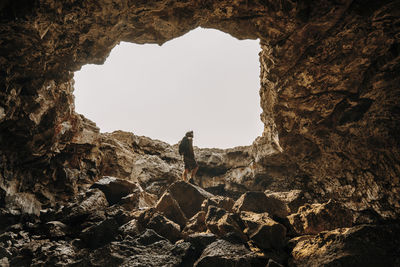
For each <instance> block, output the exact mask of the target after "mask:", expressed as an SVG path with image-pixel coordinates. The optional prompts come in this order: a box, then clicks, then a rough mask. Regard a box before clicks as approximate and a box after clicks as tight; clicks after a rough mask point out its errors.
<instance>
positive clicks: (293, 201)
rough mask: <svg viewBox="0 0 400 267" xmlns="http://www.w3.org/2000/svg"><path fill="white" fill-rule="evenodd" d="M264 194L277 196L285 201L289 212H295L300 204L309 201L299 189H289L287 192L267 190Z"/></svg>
mask: <svg viewBox="0 0 400 267" xmlns="http://www.w3.org/2000/svg"><path fill="white" fill-rule="evenodd" d="M265 194H266V195H267V197H272V198H277V199H279V200H282V201H283V202H284V203H286V205H287V206H288V207H289V210H290V211H289V212H290V213H295V212H297V210H298V209H299V208H300V207H301V206H303V205H304V204H306V203H307V202H308V201H310V200H309V199H307V197H306V196H305V194H304V192H303V191H301V190H290V191H287V192H270V191H269V190H267V191H266V192H265Z"/></svg>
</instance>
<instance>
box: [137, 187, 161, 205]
mask: <svg viewBox="0 0 400 267" xmlns="http://www.w3.org/2000/svg"><path fill="white" fill-rule="evenodd" d="M157 200H158V197H157V195H154V194H150V193H148V192H146V191H142V192H140V193H139V208H140V209H144V208H151V207H154V205H155V204H156V203H157Z"/></svg>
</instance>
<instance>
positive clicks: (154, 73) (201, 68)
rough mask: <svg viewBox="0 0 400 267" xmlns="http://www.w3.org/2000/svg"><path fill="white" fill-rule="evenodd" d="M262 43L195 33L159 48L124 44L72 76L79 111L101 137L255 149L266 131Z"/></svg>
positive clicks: (211, 32) (204, 31) (214, 32)
mask: <svg viewBox="0 0 400 267" xmlns="http://www.w3.org/2000/svg"><path fill="white" fill-rule="evenodd" d="M259 51H260V45H259V42H258V40H245V41H239V40H237V39H235V38H233V37H232V36H230V35H228V34H226V33H223V32H221V31H217V30H209V29H201V28H198V29H196V30H193V31H191V32H189V33H187V34H185V35H184V36H181V37H179V38H176V39H173V40H171V41H169V42H167V43H165V44H163V45H162V46H158V45H152V44H146V45H138V44H131V43H121V44H120V45H117V46H116V47H115V48H114V49H113V50H112V51H111V54H110V56H109V57H108V58H107V60H106V62H105V63H104V65H85V66H83V67H82V69H81V71H78V72H75V93H74V94H75V108H76V111H77V112H78V113H81V114H83V115H84V116H85V117H87V118H89V119H90V120H92V121H94V122H95V123H96V124H97V126H98V127H99V128H100V130H101V132H112V131H114V130H124V131H130V132H133V133H134V134H136V135H144V136H148V137H150V138H153V139H159V140H162V141H165V142H168V143H170V144H176V143H178V142H179V141H180V140H181V138H182V137H183V136H184V135H185V133H186V132H187V131H188V130H193V131H194V139H193V143H194V145H196V146H199V147H217V148H230V147H235V146H241V145H250V144H251V143H252V142H253V141H254V139H255V138H256V137H257V136H259V135H261V134H262V130H263V125H262V123H261V120H260V113H261V108H260V97H259V88H260V85H259V84H260V79H259V73H260V67H259V59H258V53H259Z"/></svg>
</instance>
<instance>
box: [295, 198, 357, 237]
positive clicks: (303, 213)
mask: <svg viewBox="0 0 400 267" xmlns="http://www.w3.org/2000/svg"><path fill="white" fill-rule="evenodd" d="M288 219H289V222H290V224H291V226H292V227H293V228H294V230H295V231H296V232H297V233H298V234H318V233H319V232H322V231H327V230H333V229H336V228H341V227H350V226H352V225H353V215H352V213H351V211H350V210H348V209H347V208H345V207H343V205H341V204H340V203H337V202H334V201H331V200H330V201H328V202H327V203H324V204H312V205H305V206H302V207H300V208H299V210H298V212H297V213H295V214H292V215H290V216H289V217H288Z"/></svg>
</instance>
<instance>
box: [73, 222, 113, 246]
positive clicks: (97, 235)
mask: <svg viewBox="0 0 400 267" xmlns="http://www.w3.org/2000/svg"><path fill="white" fill-rule="evenodd" d="M118 228H119V225H118V223H117V222H116V220H115V219H106V220H104V221H102V222H100V223H98V224H96V225H93V226H91V227H88V228H86V229H84V230H83V231H82V233H81V239H82V241H83V242H84V243H85V244H86V245H87V246H88V247H90V248H98V247H101V246H103V245H105V244H107V243H110V242H111V241H113V240H115V238H116V237H117V235H118Z"/></svg>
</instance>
